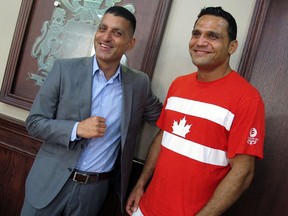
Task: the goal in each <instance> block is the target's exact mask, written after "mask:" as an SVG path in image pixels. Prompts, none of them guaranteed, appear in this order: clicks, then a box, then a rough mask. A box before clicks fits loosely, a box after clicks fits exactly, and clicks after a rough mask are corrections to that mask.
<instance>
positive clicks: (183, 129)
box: [172, 117, 192, 138]
mask: <svg viewBox="0 0 288 216" xmlns="http://www.w3.org/2000/svg"><path fill="white" fill-rule="evenodd" d="M186 122H187V121H186V117H184V118H183V119H181V120H180V123H179V124H178V122H177V121H175V120H174V123H173V126H172V128H173V131H172V133H174V134H177V135H179V136H181V137H184V138H185V136H186V134H187V133H188V132H189V131H190V128H191V126H192V124H190V125H188V124H186Z"/></svg>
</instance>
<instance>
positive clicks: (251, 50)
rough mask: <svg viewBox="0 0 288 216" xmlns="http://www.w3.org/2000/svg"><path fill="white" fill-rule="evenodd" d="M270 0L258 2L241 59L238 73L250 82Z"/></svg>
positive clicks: (259, 0) (258, 0)
mask: <svg viewBox="0 0 288 216" xmlns="http://www.w3.org/2000/svg"><path fill="white" fill-rule="evenodd" d="M269 6H270V0H256V3H255V7H254V12H253V16H252V20H251V24H250V27H249V29H248V33H247V39H246V42H245V45H244V48H243V53H242V56H241V59H240V63H239V68H238V72H239V74H240V75H241V76H243V77H244V78H245V79H246V80H248V81H250V78H251V75H252V68H253V63H254V60H255V58H256V55H257V50H258V45H259V41H261V40H260V38H261V36H262V31H263V26H264V23H265V20H266V16H267V11H268V8H269Z"/></svg>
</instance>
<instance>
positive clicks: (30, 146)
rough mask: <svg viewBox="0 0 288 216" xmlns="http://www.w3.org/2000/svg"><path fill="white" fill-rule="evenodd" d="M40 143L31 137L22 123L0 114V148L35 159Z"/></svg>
mask: <svg viewBox="0 0 288 216" xmlns="http://www.w3.org/2000/svg"><path fill="white" fill-rule="evenodd" d="M41 144H42V142H41V141H40V140H38V139H35V138H33V137H31V136H30V135H29V134H28V132H27V130H26V128H25V126H24V122H22V121H20V120H17V119H14V118H11V117H8V116H6V115H3V114H0V146H1V147H4V148H7V149H10V150H13V151H16V152H19V153H22V154H25V155H27V156H31V157H33V158H34V157H35V155H36V154H37V152H38V150H39V148H40V146H41Z"/></svg>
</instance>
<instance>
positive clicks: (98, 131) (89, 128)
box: [77, 116, 106, 138]
mask: <svg viewBox="0 0 288 216" xmlns="http://www.w3.org/2000/svg"><path fill="white" fill-rule="evenodd" d="M105 122H106V119H105V118H102V117H100V116H92V117H90V118H87V119H85V120H83V121H81V122H79V124H78V127H77V136H79V137H82V138H95V137H103V136H104V134H105V132H106V123H105Z"/></svg>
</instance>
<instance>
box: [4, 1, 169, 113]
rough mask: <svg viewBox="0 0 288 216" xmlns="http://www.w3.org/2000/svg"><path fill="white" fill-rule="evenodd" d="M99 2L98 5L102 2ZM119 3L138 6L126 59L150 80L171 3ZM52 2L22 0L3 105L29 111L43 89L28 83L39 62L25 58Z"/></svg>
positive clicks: (7, 69)
mask: <svg viewBox="0 0 288 216" xmlns="http://www.w3.org/2000/svg"><path fill="white" fill-rule="evenodd" d="M81 1H84V0H79V2H81ZM90 1H92V2H93V1H95V0H90ZM97 1H98V2H99V0H97ZM104 1H105V0H103V1H102V4H103V2H104ZM106 1H107V0H106ZM107 2H108V1H107ZM107 2H106V3H107ZM117 2H120V3H117V4H115V5H124V4H127V3H133V4H134V5H135V8H136V13H135V16H136V19H137V29H136V32H135V37H136V40H137V42H136V46H135V48H134V49H133V50H131V51H130V52H129V53H127V58H128V61H129V66H130V67H131V68H135V69H137V70H141V71H144V72H145V73H147V74H148V75H149V77H150V79H151V78H152V76H153V72H154V68H155V64H156V60H157V56H158V53H159V49H160V45H161V40H162V37H163V33H164V29H165V25H166V22H167V19H168V14H169V11H170V8H171V5H172V0H145V1H138V0H122V1H121V0H118V1H117ZM53 3H54V0H53V1H52V0H47V1H42V0H25V1H22V3H21V7H20V12H19V15H18V20H17V24H16V28H15V32H14V36H13V40H12V44H11V48H10V53H9V56H8V61H7V65H6V69H5V74H4V79H3V83H2V88H1V94H0V101H1V102H3V103H6V104H10V105H13V106H16V107H19V108H22V109H25V110H30V108H31V105H32V103H33V100H34V98H35V96H36V94H37V92H38V90H39V88H40V87H37V86H35V84H33V83H32V82H31V83H29V84H27V83H26V80H25V79H27V78H25V76H27V73H28V72H29V71H27V70H26V67H27V65H28V66H29V67H34V68H37V61H36V60H29V61H27V60H25V58H27V56H28V55H30V53H31V49H32V46H33V45H32V44H31V41H35V39H36V38H37V37H36V36H35V35H37V36H39V34H40V31H41V25H42V23H43V21H44V20H45V18H44V17H46V18H47V19H48V18H49V17H51V11H52V8H53ZM47 4H50V5H51V7H50V6H49V7H48V6H47ZM139 8H141V10H139ZM40 9H41V10H40ZM137 9H138V10H137ZM49 10H50V11H49ZM39 16H41V17H42V20H41V19H39ZM35 32H38V34H36V33H35ZM29 58H30V57H29Z"/></svg>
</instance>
